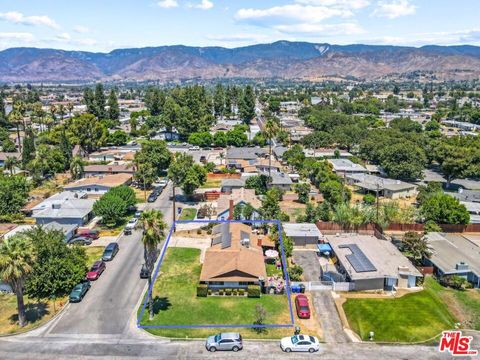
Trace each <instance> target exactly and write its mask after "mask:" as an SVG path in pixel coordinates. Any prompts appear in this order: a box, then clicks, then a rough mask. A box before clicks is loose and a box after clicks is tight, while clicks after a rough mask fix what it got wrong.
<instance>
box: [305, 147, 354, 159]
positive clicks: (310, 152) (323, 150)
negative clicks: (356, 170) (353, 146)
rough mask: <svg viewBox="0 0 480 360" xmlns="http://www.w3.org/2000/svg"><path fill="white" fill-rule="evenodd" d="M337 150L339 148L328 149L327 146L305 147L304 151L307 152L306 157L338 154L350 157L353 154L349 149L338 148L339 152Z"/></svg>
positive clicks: (324, 156) (327, 156) (332, 156)
mask: <svg viewBox="0 0 480 360" xmlns="http://www.w3.org/2000/svg"><path fill="white" fill-rule="evenodd" d="M336 150H337V149H327V148H321V149H303V153H304V154H305V157H315V158H335V157H336V155H338V157H340V158H349V157H352V156H353V155H352V154H350V153H349V152H348V151H345V150H339V149H338V153H336Z"/></svg>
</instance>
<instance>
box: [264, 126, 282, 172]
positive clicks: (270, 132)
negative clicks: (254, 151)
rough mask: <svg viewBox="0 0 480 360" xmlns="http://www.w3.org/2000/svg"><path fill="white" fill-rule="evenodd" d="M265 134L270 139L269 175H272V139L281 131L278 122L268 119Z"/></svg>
mask: <svg viewBox="0 0 480 360" xmlns="http://www.w3.org/2000/svg"><path fill="white" fill-rule="evenodd" d="M264 131H265V135H266V137H267V139H268V176H269V177H270V178H271V177H272V141H273V139H274V138H275V137H276V136H277V133H278V131H279V127H278V123H277V122H276V121H275V120H273V119H269V120H267V122H266V124H265V129H264Z"/></svg>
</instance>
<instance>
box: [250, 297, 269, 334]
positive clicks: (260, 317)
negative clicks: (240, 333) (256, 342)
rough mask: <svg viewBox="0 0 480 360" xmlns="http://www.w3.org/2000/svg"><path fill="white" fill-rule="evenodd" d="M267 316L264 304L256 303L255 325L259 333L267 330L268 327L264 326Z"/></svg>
mask: <svg viewBox="0 0 480 360" xmlns="http://www.w3.org/2000/svg"><path fill="white" fill-rule="evenodd" d="M266 318H267V310H265V308H264V307H263V305H262V304H256V305H255V321H254V322H253V325H255V326H256V327H255V331H256V332H257V333H262V332H265V331H266V329H265V327H263V325H264V323H265V319H266Z"/></svg>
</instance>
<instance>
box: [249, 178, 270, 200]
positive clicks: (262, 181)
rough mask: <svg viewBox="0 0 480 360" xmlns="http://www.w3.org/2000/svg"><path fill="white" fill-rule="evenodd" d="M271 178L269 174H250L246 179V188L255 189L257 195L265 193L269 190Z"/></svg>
mask: <svg viewBox="0 0 480 360" xmlns="http://www.w3.org/2000/svg"><path fill="white" fill-rule="evenodd" d="M269 182H270V178H269V177H268V176H267V175H263V174H262V175H255V176H249V177H248V178H247V180H246V181H245V188H246V189H255V194H256V195H263V194H265V193H266V192H267V190H268V183H269Z"/></svg>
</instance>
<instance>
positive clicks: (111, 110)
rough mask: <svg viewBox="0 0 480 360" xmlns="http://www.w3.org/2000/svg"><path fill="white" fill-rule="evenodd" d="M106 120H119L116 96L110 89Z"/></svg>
mask: <svg viewBox="0 0 480 360" xmlns="http://www.w3.org/2000/svg"><path fill="white" fill-rule="evenodd" d="M107 105H108V118H109V119H110V120H118V119H119V118H120V107H119V106H118V100H117V94H116V93H115V90H114V89H112V90H111V91H110V94H109V95H108V104H107Z"/></svg>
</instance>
